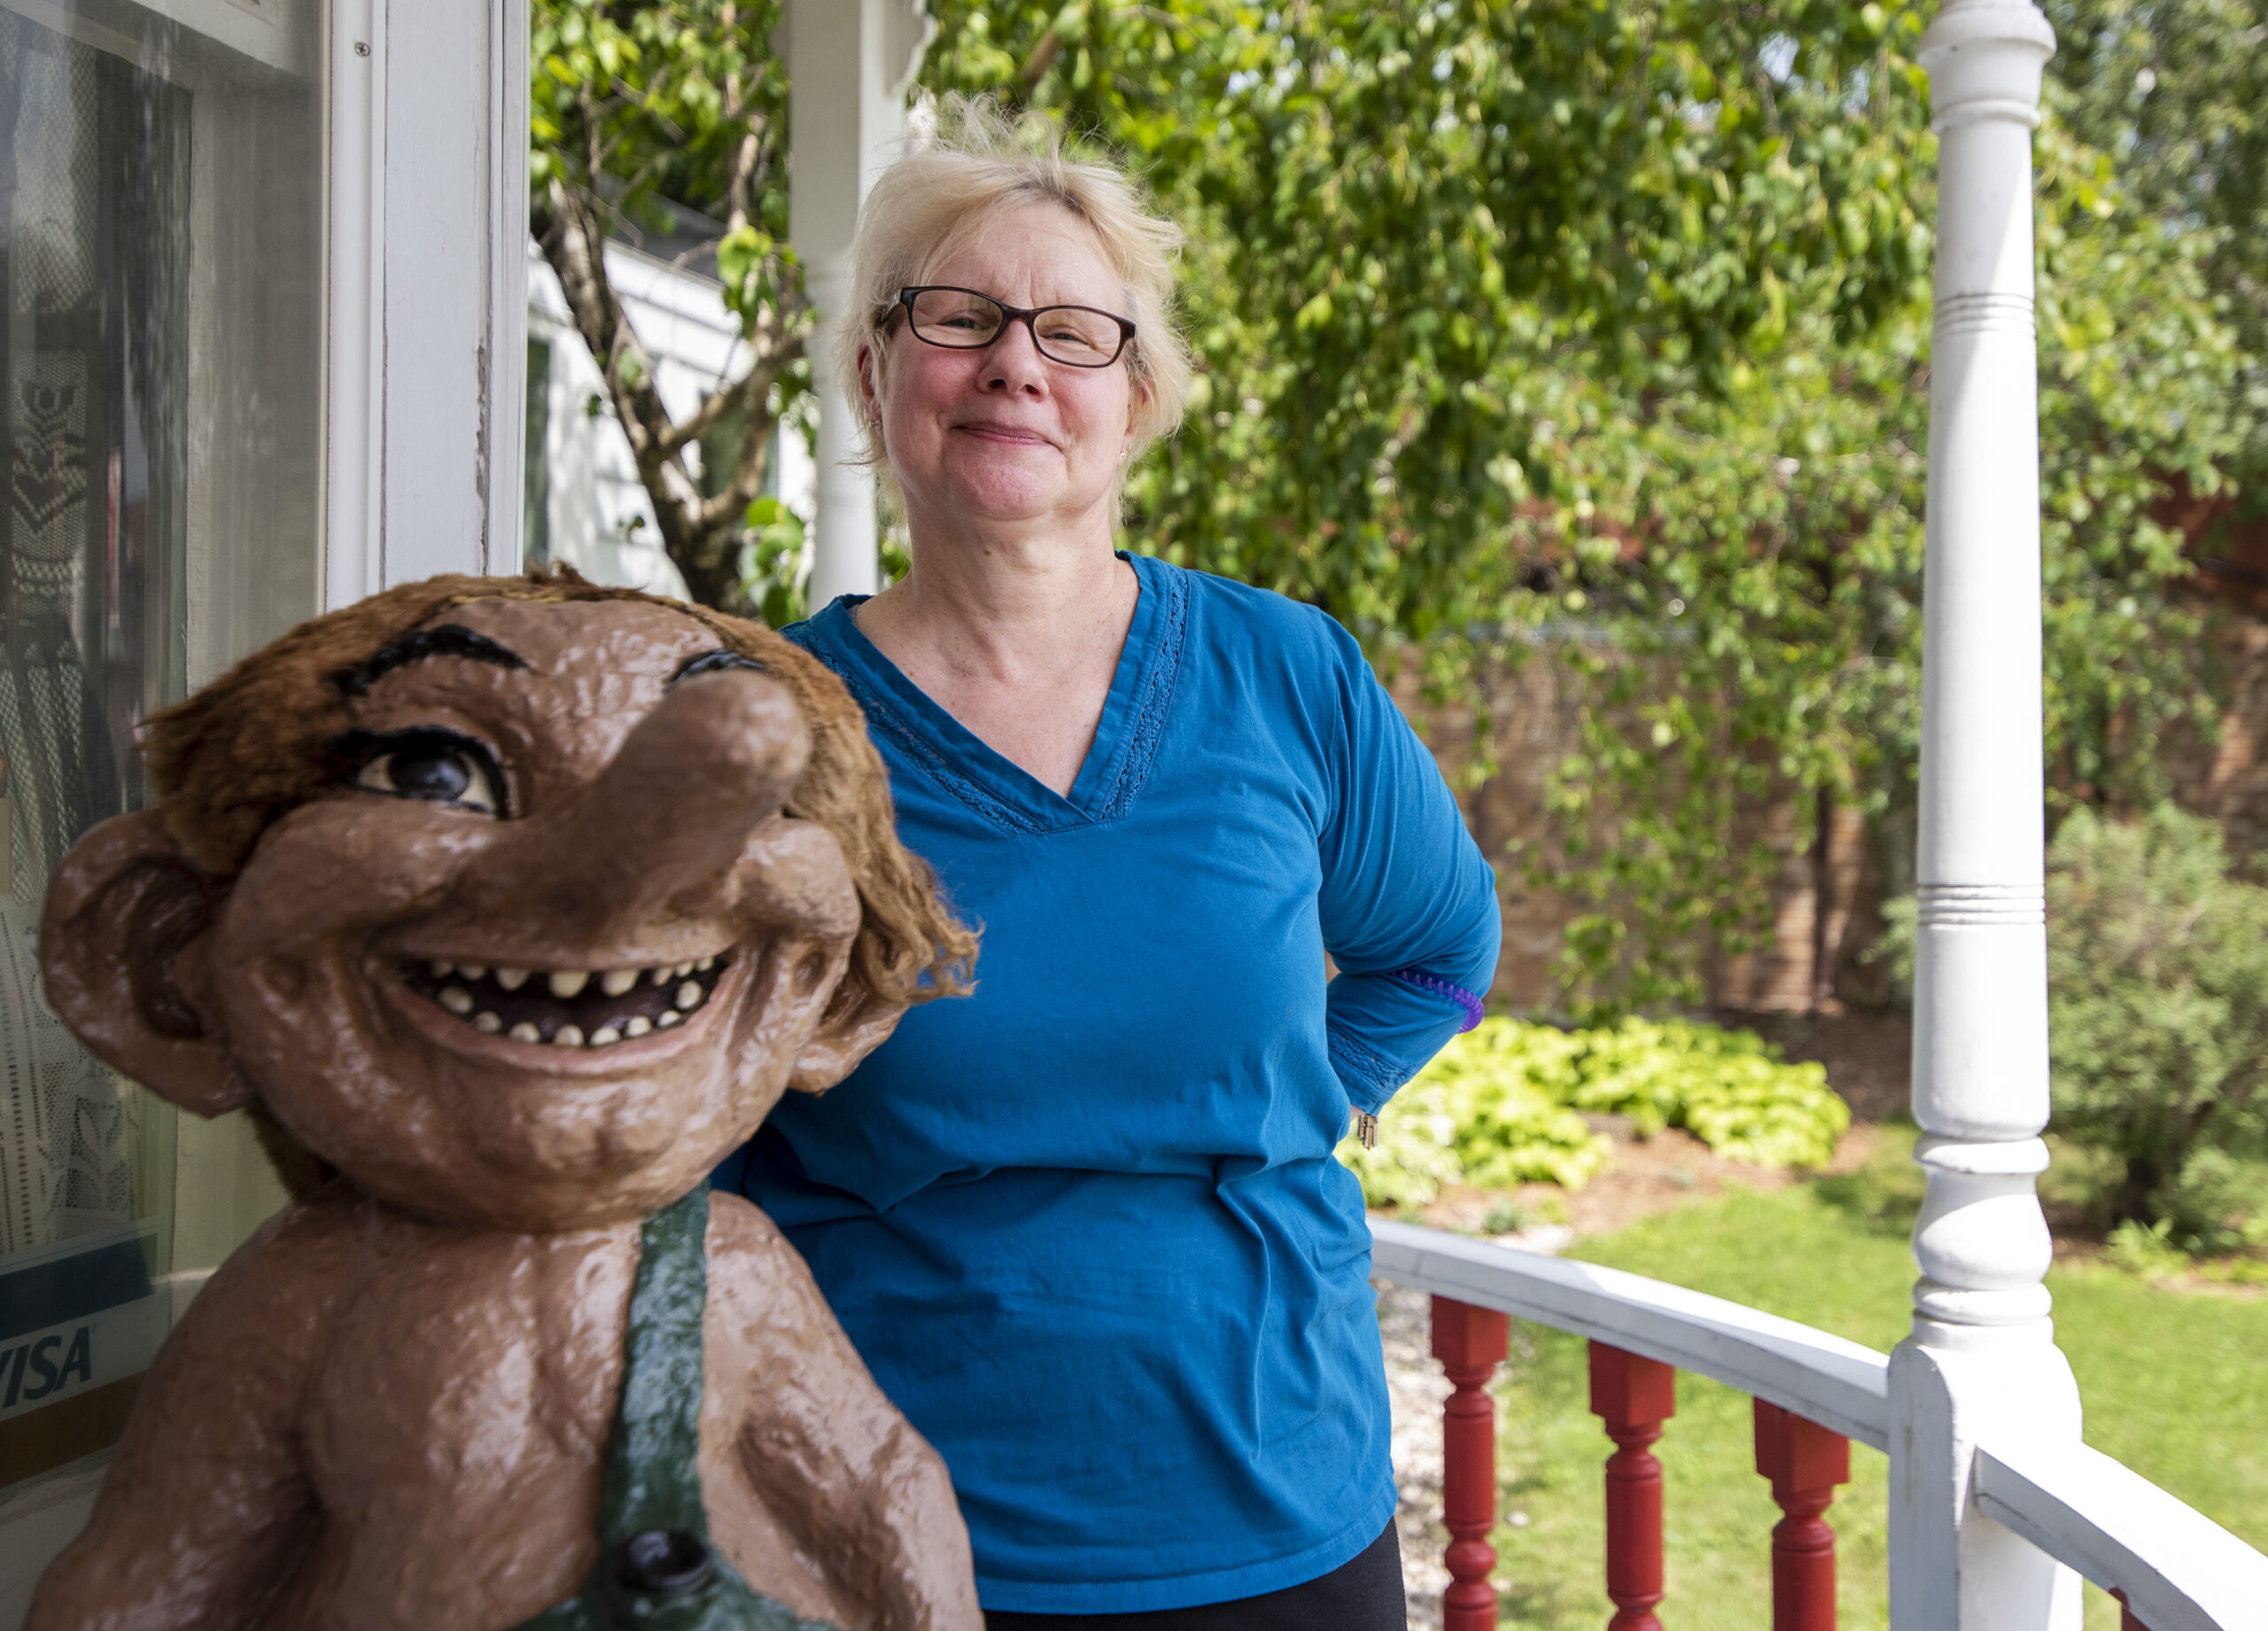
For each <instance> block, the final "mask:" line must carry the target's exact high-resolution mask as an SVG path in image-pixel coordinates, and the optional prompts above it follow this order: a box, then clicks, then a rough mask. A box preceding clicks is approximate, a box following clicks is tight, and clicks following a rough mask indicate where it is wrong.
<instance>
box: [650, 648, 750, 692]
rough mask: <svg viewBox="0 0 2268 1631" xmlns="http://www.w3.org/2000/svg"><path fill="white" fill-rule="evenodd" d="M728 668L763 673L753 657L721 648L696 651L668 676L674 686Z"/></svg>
mask: <svg viewBox="0 0 2268 1631" xmlns="http://www.w3.org/2000/svg"><path fill="white" fill-rule="evenodd" d="M728 668H745V669H748V670H750V671H751V672H756V673H759V674H760V673H763V672H765V667H764V664H761V663H759V662H757V660H756V659H755V658H754V657H752V656H747V655H745V654H743V653H742V652H738V651H727V650H726V649H725V648H723V647H722V646H719V647H718V648H717V649H715V650H714V651H696V652H695V653H694V654H693V655H692V656H689V657H687V658H686V659H685V661H684V662H682V663H680V664H678V665H677V672H675V673H673V674H672V675H671V676H670V683H671V684H672V685H675V684H676V683H677V682H678V681H679V680H690V679H692V678H693V677H694V675H695V674H714V673H719V672H723V671H724V670H726V669H728Z"/></svg>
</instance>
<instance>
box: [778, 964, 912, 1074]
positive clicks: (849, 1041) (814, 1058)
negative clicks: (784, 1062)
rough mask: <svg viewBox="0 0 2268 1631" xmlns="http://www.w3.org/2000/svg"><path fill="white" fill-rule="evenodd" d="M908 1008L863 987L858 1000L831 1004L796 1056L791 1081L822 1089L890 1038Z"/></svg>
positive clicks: (853, 1067)
mask: <svg viewBox="0 0 2268 1631" xmlns="http://www.w3.org/2000/svg"><path fill="white" fill-rule="evenodd" d="M904 1018H905V1009H904V1008H903V1007H902V1006H899V1005H897V1004H896V1003H887V1002H883V1001H882V1000H881V999H880V998H876V997H874V996H871V995H869V994H867V993H866V992H865V991H863V990H862V991H860V993H859V995H858V1000H857V1001H855V1002H850V1003H845V1004H843V1005H842V1006H840V1007H839V1008H838V1007H837V1006H835V1005H833V1004H830V1005H829V1006H828V1007H827V1014H826V1016H825V1017H824V1018H822V1019H821V1020H820V1021H819V1025H818V1027H817V1028H816V1029H813V1030H812V1034H811V1037H810V1039H809V1040H807V1041H806V1042H805V1043H804V1051H803V1052H801V1053H799V1054H797V1055H796V1071H795V1074H794V1075H793V1076H789V1077H788V1086H789V1087H792V1088H794V1089H795V1090H796V1091H797V1092H800V1093H823V1092H825V1091H827V1089H828V1088H830V1087H833V1086H834V1085H835V1083H837V1082H840V1081H841V1080H843V1077H845V1076H849V1075H850V1073H851V1072H852V1071H853V1070H855V1069H857V1068H858V1061H859V1060H862V1059H864V1058H866V1055H867V1054H869V1053H871V1052H874V1050H875V1049H876V1048H878V1047H880V1046H882V1044H883V1043H884V1042H886V1041H888V1040H889V1034H890V1032H892V1031H894V1030H896V1029H897V1022H898V1021H900V1020H902V1019H904Z"/></svg>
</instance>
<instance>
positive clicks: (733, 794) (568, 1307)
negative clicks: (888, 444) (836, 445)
mask: <svg viewBox="0 0 2268 1631" xmlns="http://www.w3.org/2000/svg"><path fill="white" fill-rule="evenodd" d="M145 746H146V749H147V754H148V758H149V763H150V768H151V777H152V781H153V782H154V784H155V786H156V787H157V788H158V789H159V801H158V804H157V807H156V808H155V809H152V810H150V811H147V812H143V813H140V814H136V815H130V816H125V817H121V818H120V819H116V820H113V821H111V822H109V823H107V824H105V826H102V827H98V828H97V829H96V830H95V831H94V832H92V833H91V834H89V835H88V836H87V837H86V838H85V839H84V840H83V841H82V843H80V844H79V845H78V847H77V848H76V849H74V850H73V851H72V852H71V853H70V855H69V856H68V857H67V858H66V860H65V861H64V863H63V866H62V867H61V868H60V870H59V871H58V874H57V876H56V880H55V882H54V885H53V887H52V889H50V893H49V896H48V905H47V915H46V920H45V923H44V925H43V930H42V955H43V959H44V962H45V967H46V976H47V982H48V990H49V993H50V999H51V1000H52V1002H53V1004H54V1006H55V1007H56V1008H57V1010H58V1012H59V1013H60V1014H62V1015H63V1017H64V1019H65V1020H66V1022H68V1023H69V1024H70V1026H71V1027H72V1029H74V1030H75V1031H76V1032H77V1033H78V1035H79V1036H80V1037H81V1038H82V1039H83V1040H84V1041H85V1043H86V1044H87V1045H88V1046H89V1047H90V1048H92V1049H93V1050H94V1051H95V1052H97V1053H98V1054H99V1055H101V1056H102V1057H103V1058H104V1059H105V1060H108V1061H109V1062H110V1063H111V1064H113V1065H114V1066H116V1067H117V1068H119V1069H120V1070H121V1071H123V1072H125V1073H126V1074H127V1075H128V1076H132V1077H134V1078H135V1079H136V1080H137V1081H140V1082H143V1083H147V1084H148V1085H149V1086H150V1087H151V1089H153V1090H154V1091H157V1092H159V1093H160V1094H162V1095H164V1096H165V1097H166V1098H167V1099H171V1100H172V1101H173V1102H175V1104H178V1105H180V1106H182V1107H184V1108H186V1109H189V1110H192V1111H195V1112H197V1113H198V1114H200V1115H216V1114H219V1113H221V1112H222V1111H226V1110H229V1109H233V1108H236V1107H239V1106H250V1107H252V1111H253V1114H254V1115H255V1117H256V1118H258V1119H260V1121H261V1122H262V1132H263V1137H264V1138H266V1139H267V1141H268V1146H269V1149H270V1153H271V1154H274V1155H276V1156H277V1157H278V1165H279V1166H280V1167H283V1168H284V1169H285V1176H286V1178H287V1181H288V1182H289V1183H290V1184H291V1188H292V1190H293V1192H294V1196H295V1199H294V1200H293V1203H292V1204H291V1206H290V1207H289V1208H287V1209H285V1210H284V1211H283V1213H281V1214H280V1215H277V1216H276V1218H274V1219H273V1220H271V1221H270V1222H269V1223H268V1224H267V1225H266V1226H265V1227H264V1228H262V1229H261V1230H260V1232H259V1233H258V1234H256V1235H255V1236H254V1237H253V1238H252V1240H251V1241H250V1242H249V1243H248V1244H246V1245H245V1247H244V1248H243V1249H242V1250H240V1251H238V1252H237V1254H236V1255H235V1256H233V1257H232V1258H230V1259H229V1262H228V1263H227V1264H226V1265H225V1266H224V1267H222V1268H221V1270H220V1271H219V1272H218V1273H217V1274H215V1275H214V1278H213V1279H212V1281H211V1282H210V1284H209V1285H207V1286H206V1289H205V1290H204V1292H203V1293H201V1294H200V1295H199V1296H198V1299H197V1301H195V1302H194V1303H193V1304H192V1305H191V1306H190V1309H189V1311H188V1314H187V1316H186V1317H185V1318H184V1319H183V1322H182V1324H180V1325H179V1327H178V1328H177V1329H176V1330H175V1332H174V1333H173V1336H172V1338H171V1339H170V1340H168V1341H167V1344H166V1346H165V1348H164V1350H163V1351H162V1352H161V1354H160V1355H159V1358H158V1361H157V1363H156V1364H155V1366H154V1367H153V1368H152V1369H151V1371H150V1374H149V1376H148V1379H147V1380H146V1382H145V1384H144V1387H143V1390H142V1394H141V1396H140V1400H139V1402H138V1404H137V1406H136V1411H135V1415H134V1417H133V1419H132V1421H131V1423H130V1424H129V1425H128V1429H127V1433H126V1437H125V1441H124V1442H123V1443H122V1444H121V1445H120V1449H119V1452H118V1456H117V1458H116V1460H115V1461H114V1462H113V1465H112V1467H111V1470H110V1473H109V1476H108V1478H107V1480H105V1484H104V1487H103V1490H102V1494H101V1495H100V1497H99V1499H98V1501H97V1504H96V1507H95V1511H94V1516H93V1518H92V1519H91V1521H90V1522H89V1526H88V1528H87V1530H86V1533H85V1534H83V1535H82V1536H81V1537H80V1539H79V1540H78V1541H77V1542H75V1543H74V1545H73V1546H72V1547H71V1548H70V1549H68V1550H66V1552H65V1553H64V1554H63V1555H62V1556H61V1557H58V1559H57V1560H56V1562H55V1564H54V1565H53V1566H52V1567H51V1568H50V1570H49V1572H48V1573H47V1575H46V1576H45V1578H44V1579H43V1581H42V1582H41V1585H40V1588H39V1590H38V1593H37V1595H36V1596H35V1599H34V1602H33V1606H32V1610H31V1616H30V1621H29V1624H30V1626H31V1627H32V1628H33V1631H80V1628H81V1627H120V1628H124V1627H192V1626H193V1627H222V1626H227V1627H239V1626H241V1627H278V1628H280V1627H314V1626H322V1627H346V1628H349V1631H352V1628H353V1627H418V1628H419V1631H456V1628H460V1627H461V1628H462V1631H505V1628H506V1627H521V1626H527V1627H543V1628H546V1631H581V1628H584V1627H591V1628H595V1627H602V1626H610V1625H640V1626H648V1627H656V1628H657V1631H666V1628H668V1627H686V1628H688V1631H690V1628H693V1627H701V1628H703V1631H709V1628H712V1627H713V1628H721V1627H752V1628H755V1631H788V1628H791V1627H798V1626H806V1627H810V1626H813V1625H814V1624H815V1623H816V1624H824V1625H831V1626H839V1627H874V1631H927V1628H935V1631H976V1628H977V1627H979V1626H980V1625H981V1623H982V1617H981V1615H980V1614H979V1612H978V1610H977V1607H976V1598H975V1587H974V1584H973V1582H972V1578H971V1574H970V1565H969V1557H968V1541H967V1533H966V1531H965V1530H964V1529H963V1528H962V1526H961V1521H960V1517H959V1511H958V1510H957V1509H956V1507H955V1506H954V1503H953V1498H952V1493H951V1487H950V1486H949V1484H948V1483H947V1480H946V1477H945V1472H944V1466H943V1464H941V1463H940V1462H939V1461H938V1459H937V1457H936V1454H935V1452H933V1451H932V1450H931V1449H930V1448H929V1447H928V1444H926V1443H925V1442H924V1441H922V1440H921V1439H920V1436H919V1435H918V1434H917V1433H914V1431H913V1428H912V1427H910V1426H909V1425H907V1424H906V1422H905V1419H904V1418H903V1417H900V1416H899V1415H898V1414H897V1411H896V1410H894V1409H892V1408H891V1406H890V1405H889V1402H888V1401H887V1400H885V1399H884V1398H883V1397H882V1394H881V1393H880V1392H879V1391H878V1390H877V1389H876V1387H875V1386H874V1381H873V1379H871V1378H870V1377H869V1376H868V1375H867V1373H866V1370H865V1368H864V1367H863V1366H862V1365H861V1364H860V1363H859V1362H858V1356H857V1355H856V1354H855V1353H853V1352H852V1351H851V1349H850V1345H849V1344H848V1343H847V1342H846V1341H845V1340H844V1338H843V1333H842V1331H841V1329H840V1328H839V1327H838V1326H837V1325H836V1324H835V1320H834V1318H833V1316H831V1315H830V1314H829V1313H828V1312H827V1308H826V1306H825V1304H824V1303H823V1302H822V1301H820V1299H819V1293H818V1291H817V1289H816V1288H815V1287H814V1286H813V1285H812V1281H811V1278H810V1276H809V1275H808V1273H807V1272H806V1271H805V1270H804V1265H803V1262H802V1260H801V1259H800V1258H798V1257H797V1256H796V1253H795V1252H794V1250H793V1249H791V1248H790V1247H788V1245H787V1244H786V1242H785V1241H784V1240H783V1239H781V1236H780V1234H779V1233H778V1231H776V1230H774V1229H773V1226H772V1225H771V1223H769V1222H768V1221H767V1220H766V1219H765V1216H764V1215H763V1214H762V1213H760V1212H758V1211H757V1209H756V1208H753V1207H751V1206H750V1205H749V1204H747V1203H746V1202H745V1201H743V1200H740V1199H738V1198H736V1197H731V1196H726V1195H722V1194H718V1195H711V1193H709V1192H708V1190H707V1188H706V1185H705V1183H704V1180H705V1178H706V1176H707V1174H708V1171H709V1169H710V1168H711V1165H713V1164H714V1163H715V1162H716V1161H718V1159H720V1158H721V1157H722V1156H723V1155H725V1154H726V1153H727V1152H728V1151H730V1150H732V1149H733V1148H734V1147H735V1146H738V1145H739V1144H741V1143H742V1141H744V1140H745V1139H747V1138H749V1137H750V1135H751V1134H752V1133H753V1131H754V1130H755V1129H756V1127H757V1123H758V1122H761V1121H762V1120H763V1119H764V1116H765V1112H766V1111H768V1110H769V1109H770V1108H771V1107H772V1106H773V1103H774V1102H775V1101H776V1100H777V1099H778V1098H779V1097H780V1095H781V1093H782V1092H783V1091H786V1090H787V1089H788V1088H791V1087H792V1088H798V1089H802V1090H804V1091H810V1092H817V1091H821V1090H823V1089H825V1088H827V1087H828V1086H830V1085H832V1084H833V1083H835V1082H836V1081H838V1080H839V1079H840V1078H841V1077H842V1076H843V1075H844V1074H845V1073H846V1072H848V1071H849V1070H850V1068H851V1067H852V1066H853V1065H854V1064H856V1063H857V1062H858V1060H859V1059H860V1058H862V1057H863V1056H864V1055H865V1053H866V1052H867V1051H868V1050H870V1049H871V1048H873V1047H874V1045H876V1044H877V1043H879V1042H880V1041H881V1040H882V1038H883V1037H886V1036H888V1035H889V1031H890V1029H891V1028H892V1027H893V1026H894V1025H895V1024H896V1023H897V1020H898V1018H899V1016H900V1015H901V1014H903V1013H904V1012H905V1007H906V1006H907V1005H908V1004H910V1003H913V1002H916V1001H920V1000H924V999H926V998H929V997H931V996H935V995H940V994H945V993H950V992H952V991H954V990H959V989H963V988H964V984H963V982H964V971H965V970H966V967H967V963H968V959H969V958H970V957H971V956H972V955H973V953H974V951H975V942H974V939H973V937H972V936H970V935H969V934H968V932H967V930H965V929H964V928H961V927H960V926H959V924H958V923H956V922H955V921H954V920H952V918H951V915H950V914H949V913H947V912H946V911H945V910H944V907H943V906H942V905H941V904H940V903H939V901H938V899H937V897H936V892H935V889H934V888H933V886H932V884H931V882H930V879H929V874H928V872H927V870H926V868H924V867H923V866H922V865H921V864H920V862H919V861H917V860H916V859H915V858H913V856H911V855H910V854H908V853H907V852H906V851H905V850H904V849H902V848H901V847H900V846H899V844H898V843H897V838H896V836H895V835H894V834H893V831H892V827H891V818H890V806H889V792H888V786H887V782H886V781H885V778H884V773H883V770H882V764H881V761H880V759H879V758H878V757H877V756H876V755H875V753H874V749H873V748H872V747H871V745H870V744H869V743H868V742H867V741H866V734H865V729H864V726H863V724H862V721H861V720H860V718H859V716H858V711H857V709H856V708H855V706H854V705H853V704H852V703H851V701H850V697H849V696H848V695H846V694H845V692H844V691H843V687H842V686H841V685H840V684H838V683H837V682H836V681H835V679H834V677H833V676H832V675H830V674H829V673H828V672H827V671H826V670H825V669H824V668H822V667H821V666H820V665H819V664H818V663H816V662H815V661H814V660H813V659H812V658H811V657H809V656H805V655H804V653H803V652H801V651H799V650H797V649H796V648H795V647H794V646H792V645H790V644H789V643H788V642H787V641H783V640H781V639H780V638H779V636H777V635H776V634H773V633H771V632H770V631H769V630H766V629H764V628H761V627H759V626H757V625H753V624H749V623H743V622H740V621H737V620H735V619H732V618H728V617H719V616H717V615H715V614H713V613H711V612H708V611H705V610H701V609H699V608H693V607H685V606H679V605H676V604H674V603H672V602H662V601H657V600H655V599H652V598H650V597H648V596H645V595H641V594H634V593H632V592H628V591H623V590H614V589H607V588H602V587H598V586H593V585H590V584H587V583H585V582H583V581H582V580H580V579H576V578H573V577H572V576H571V575H558V576H553V577H539V578H528V579H480V578H440V579H433V580H431V581H430V582H426V583H420V584H413V585H408V586H403V587H400V588H396V589H392V590H389V591H388V592H386V593H385V594H380V595H377V596H376V597H374V598H372V599H370V600H368V601H365V602H361V604H360V605H357V606H353V607H350V608H348V609H347V610H343V611H338V612H335V613H332V614H330V615H329V616H326V617H320V618H317V619H315V621H313V622H311V623H308V624H307V625H303V626H301V627H300V628H299V629H297V630H295V631H294V632H292V633H290V634H288V635H286V636H285V637H283V639H282V640H279V641H276V643H275V644H273V645H271V646H269V647H268V649H266V650H264V651H261V652H260V653H259V654H257V655H256V656H252V657H250V658H248V659H247V660H246V661H245V662H244V663H242V664H239V665H238V666H237V668H235V669H234V670H232V671H230V672H229V673H228V674H226V675H224V676H223V677H222V678H221V679H220V680H217V681H215V682H214V684H212V685H211V686H209V687H206V689H204V690H203V691H201V692H199V693H198V695H196V696H194V697H192V698H191V699H190V701H189V702H187V703H183V705H181V706H180V707H178V708H175V709H174V710H172V711H170V712H168V713H166V714H163V715H161V716H159V718H156V719H154V720H153V721H151V726H150V727H149V731H148V737H147V742H146V744H145Z"/></svg>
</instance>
